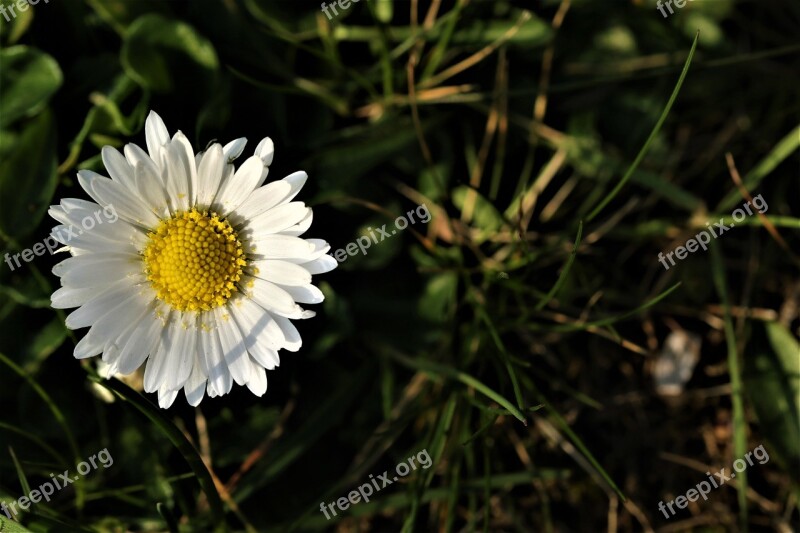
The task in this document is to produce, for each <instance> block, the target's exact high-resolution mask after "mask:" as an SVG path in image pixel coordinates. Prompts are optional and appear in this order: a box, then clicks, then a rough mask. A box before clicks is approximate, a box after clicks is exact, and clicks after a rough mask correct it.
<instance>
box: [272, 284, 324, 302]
mask: <svg viewBox="0 0 800 533" xmlns="http://www.w3.org/2000/svg"><path fill="white" fill-rule="evenodd" d="M280 287H281V289H283V290H285V291H286V292H288V293H289V294H291V295H292V298H294V301H295V302H297V303H301V304H318V303H321V302H322V301H323V300H325V295H323V294H322V291H321V290H319V289H318V288H316V287H315V286H314V285H311V284H308V285H302V286H299V287H293V286H287V285H280Z"/></svg>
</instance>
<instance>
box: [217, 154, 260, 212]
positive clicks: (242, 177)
mask: <svg viewBox="0 0 800 533" xmlns="http://www.w3.org/2000/svg"><path fill="white" fill-rule="evenodd" d="M263 168H264V165H263V163H262V162H261V159H259V158H258V157H256V156H252V157H249V158H247V161H245V162H244V163H242V166H240V167H239V169H238V170H236V172H235V173H234V175H233V179H228V180H226V181H225V182H224V183H223V184H222V185H221V187H220V190H219V192H217V195H216V196H215V197H214V207H215V209H216V210H217V211H218V212H219V213H220V214H221V215H227V214H228V213H230V212H231V211H233V210H234V209H236V208H237V207H239V206H240V205H241V204H242V202H244V201H245V200H246V199H247V197H248V196H250V194H251V193H252V192H253V190H254V189H255V188H256V186H257V185H258V180H259V179H260V178H261V170H262V169H263Z"/></svg>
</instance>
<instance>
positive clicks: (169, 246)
mask: <svg viewBox="0 0 800 533" xmlns="http://www.w3.org/2000/svg"><path fill="white" fill-rule="evenodd" d="M148 237H149V242H148V243H147V247H146V248H145V249H144V262H145V265H146V268H147V279H149V280H150V282H151V283H152V285H153V288H154V289H155V290H156V293H157V295H158V298H159V299H161V300H162V301H164V302H166V303H168V304H169V305H171V306H172V307H173V308H175V309H177V310H179V311H198V310H200V311H208V310H209V309H213V308H215V307H219V306H221V305H223V304H225V302H227V301H228V298H230V297H231V296H232V295H233V293H234V292H236V283H237V282H238V281H239V279H240V278H241V276H242V268H243V267H244V266H245V265H246V264H247V263H246V262H245V260H244V252H243V250H242V243H241V242H239V239H238V236H237V235H236V232H235V231H233V228H232V227H231V225H230V224H229V223H228V221H227V220H225V219H220V218H219V216H217V214H216V213H211V215H209V214H208V213H206V212H200V211H198V210H197V209H191V210H190V211H179V212H178V213H176V214H175V215H174V216H173V217H172V218H170V219H165V220H162V221H161V223H160V224H159V225H158V227H157V228H156V229H155V230H154V231H152V232H150V233H149V234H148Z"/></svg>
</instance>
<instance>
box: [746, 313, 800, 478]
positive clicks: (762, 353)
mask: <svg viewBox="0 0 800 533" xmlns="http://www.w3.org/2000/svg"><path fill="white" fill-rule="evenodd" d="M759 330H765V331H766V335H764V333H763V332H762V331H759ZM759 330H756V332H755V335H756V336H755V342H754V346H753V351H752V352H750V353H749V355H748V356H747V357H745V360H744V367H745V373H744V385H745V389H746V390H747V392H748V395H749V397H750V402H751V403H752V404H753V407H754V408H755V411H756V414H757V415H758V419H759V422H760V423H761V431H762V432H763V433H764V435H765V436H766V438H767V441H768V443H769V445H770V446H771V447H772V448H773V449H774V450H775V452H776V454H777V455H778V457H779V458H780V459H781V460H782V461H783V462H784V463H785V464H786V467H787V468H788V469H789V470H790V471H792V472H797V471H798V470H800V343H798V341H797V339H796V338H794V336H793V335H792V333H791V332H790V331H789V330H788V329H786V327H785V326H783V325H782V324H779V323H778V322H768V323H766V324H765V325H764V326H763V328H762V327H761V326H759ZM765 337H766V338H765Z"/></svg>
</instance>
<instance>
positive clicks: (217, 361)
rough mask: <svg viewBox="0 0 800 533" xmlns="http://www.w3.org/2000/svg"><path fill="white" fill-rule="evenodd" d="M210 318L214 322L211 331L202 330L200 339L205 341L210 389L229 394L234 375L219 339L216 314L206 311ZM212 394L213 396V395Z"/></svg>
mask: <svg viewBox="0 0 800 533" xmlns="http://www.w3.org/2000/svg"><path fill="white" fill-rule="evenodd" d="M206 315H208V317H209V320H210V321H212V323H213V329H211V331H205V330H201V334H200V341H201V342H202V343H203V354H204V355H205V364H204V367H203V368H204V370H205V372H206V374H207V375H208V390H209V395H211V392H210V391H212V390H213V391H214V394H213V396H222V395H223V394H227V393H228V392H229V391H230V390H231V387H232V386H233V377H232V376H231V373H230V370H228V364H227V363H226V362H225V358H224V356H223V352H222V345H221V344H220V340H219V332H218V331H217V329H216V320H214V314H213V312H211V313H206ZM213 396H212V397H213Z"/></svg>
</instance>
